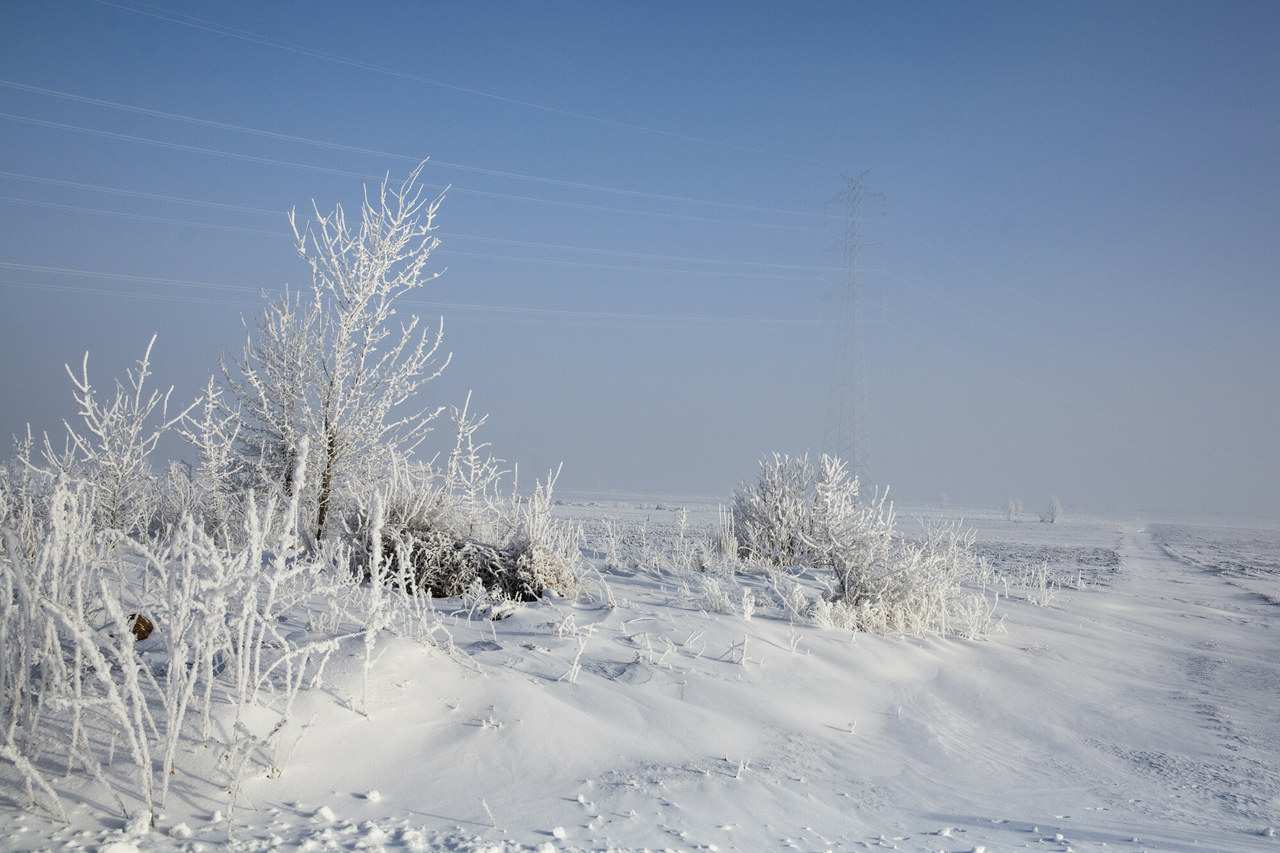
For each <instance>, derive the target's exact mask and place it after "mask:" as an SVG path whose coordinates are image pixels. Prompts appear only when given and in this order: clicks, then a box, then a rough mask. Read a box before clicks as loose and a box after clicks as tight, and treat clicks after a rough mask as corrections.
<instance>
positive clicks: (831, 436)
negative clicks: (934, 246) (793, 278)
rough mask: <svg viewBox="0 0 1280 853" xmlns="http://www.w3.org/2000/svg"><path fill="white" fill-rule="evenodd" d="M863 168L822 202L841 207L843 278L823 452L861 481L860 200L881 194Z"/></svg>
mask: <svg viewBox="0 0 1280 853" xmlns="http://www.w3.org/2000/svg"><path fill="white" fill-rule="evenodd" d="M867 174H868V172H863V173H862V174H861V175H859V176H858V177H856V178H850V177H849V176H848V175H841V177H842V178H844V182H845V188H844V189H843V190H841V191H840V192H839V193H838V194H836V196H835V197H834V198H832V199H831V200H830V201H829V202H827V204H826V208H830V207H831V206H832V205H835V204H839V205H843V207H844V213H843V215H844V223H845V225H844V238H843V240H842V241H841V244H842V247H843V250H844V281H843V284H842V286H841V288H840V318H839V320H840V328H839V334H838V337H837V343H836V355H835V359H834V361H833V364H832V372H831V398H830V400H829V401H828V407H827V428H826V434H825V436H824V439H823V447H824V448H825V452H827V453H829V454H833V455H835V456H839V457H840V458H841V459H843V460H844V461H845V463H846V464H847V465H848V466H849V473H850V474H852V475H854V476H856V477H857V478H858V481H859V482H860V483H862V484H863V485H864V486H867V485H869V484H870V469H869V464H868V463H869V460H870V448H869V444H870V428H869V427H868V423H867V402H866V400H867V394H866V384H867V373H866V355H865V352H864V346H863V340H862V338H863V332H864V329H863V323H864V319H865V318H863V317H862V313H863V306H862V298H863V293H862V285H861V281H860V279H859V273H860V267H859V264H860V262H861V257H862V250H863V249H864V248H866V247H867V246H868V245H870V244H869V243H866V242H864V241H863V239H862V235H861V232H860V228H859V225H860V222H861V219H860V217H861V208H862V203H863V202H864V201H865V200H867V199H868V198H874V197H876V196H881V197H883V195H882V194H881V193H877V192H872V191H870V190H868V189H867V188H866V186H865V184H864V183H863V179H865V178H866V176H867Z"/></svg>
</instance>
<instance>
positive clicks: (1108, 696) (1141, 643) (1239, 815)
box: [0, 503, 1280, 853]
mask: <svg viewBox="0 0 1280 853" xmlns="http://www.w3.org/2000/svg"><path fill="white" fill-rule="evenodd" d="M559 511H560V513H561V514H562V515H563V516H565V517H570V518H575V519H577V520H579V521H581V522H582V523H583V525H584V528H585V529H586V530H587V534H588V535H587V543H586V547H585V551H586V553H587V555H588V557H589V559H590V562H591V564H592V566H593V569H594V570H596V571H599V572H600V578H602V579H603V581H604V582H605V583H607V585H608V588H609V593H610V595H605V594H603V592H600V591H597V592H596V593H595V594H592V593H591V592H590V591H589V592H588V594H586V595H584V596H582V597H581V598H579V599H578V600H576V601H570V600H566V599H559V598H555V597H549V598H547V599H544V600H543V601H539V602H535V603H532V604H528V605H521V606H519V607H517V608H515V609H513V610H511V611H509V615H507V616H506V618H502V619H499V620H497V621H491V620H490V619H487V618H484V616H483V615H481V614H480V613H479V612H477V611H475V609H474V608H473V609H471V610H468V609H465V608H454V607H452V606H451V604H450V602H447V601H442V602H437V604H436V606H437V611H438V613H439V614H441V618H442V620H443V624H444V626H445V628H446V630H447V631H448V633H449V635H450V636H451V638H452V641H453V647H454V651H453V652H448V651H446V650H445V649H443V648H441V647H439V646H437V645H432V644H427V643H424V642H419V641H416V640H413V639H409V638H407V637H403V636H394V635H392V634H387V635H385V636H384V637H382V638H381V639H380V640H379V643H378V646H377V651H376V658H377V661H376V664H375V665H374V667H373V670H372V672H371V674H370V681H369V683H368V685H367V686H366V685H365V684H364V681H363V679H364V647H363V644H362V640H360V639H359V638H355V639H353V640H352V641H350V643H349V644H348V645H345V646H343V647H342V649H341V650H340V651H339V653H337V654H335V656H334V657H333V659H332V660H331V662H330V667H329V669H328V670H327V671H326V675H325V679H324V682H323V684H322V685H321V686H319V687H317V688H316V689H313V690H310V691H307V692H305V693H304V694H302V695H301V696H300V697H299V698H298V699H297V710H296V712H295V713H294V715H293V716H294V719H297V720H299V721H301V723H300V724H299V725H298V726H297V727H296V728H297V730H296V731H294V732H292V733H290V736H289V737H287V738H286V740H285V746H284V748H283V750H282V751H283V752H284V753H285V754H284V755H282V756H281V760H280V766H281V772H280V773H278V774H271V777H268V776H266V775H262V776H259V777H256V778H252V779H248V780H245V782H244V784H243V786H242V790H241V792H240V796H239V799H238V800H237V801H236V802H235V803H234V805H232V804H230V803H229V800H228V796H227V791H226V788H225V781H224V780H223V778H222V777H221V776H219V775H218V772H217V770H216V767H215V766H213V765H214V764H215V763H216V762H213V761H212V760H209V759H206V758H204V757H202V756H200V755H198V754H194V755H192V756H188V759H189V760H187V761H185V762H183V761H179V769H178V775H177V776H176V777H175V779H174V780H173V786H172V794H171V796H170V801H169V802H168V804H167V806H166V809H165V813H164V814H163V816H162V817H161V818H160V820H158V822H157V826H156V827H154V828H151V827H148V826H147V825H146V824H145V823H140V822H138V821H126V820H125V819H124V818H123V817H122V816H121V815H120V814H119V813H118V811H113V802H112V800H111V799H110V797H108V796H104V795H103V793H102V792H101V791H100V790H97V789H95V788H94V787H93V786H91V785H89V784H88V783H78V782H77V781H76V779H75V778H66V779H63V778H60V777H59V780H58V789H59V791H60V793H62V795H63V797H64V801H65V803H66V805H67V806H68V813H69V816H70V822H69V823H67V824H59V823H55V822H52V821H50V820H48V819H47V818H46V817H45V816H44V815H43V813H40V812H33V811H26V810H24V809H21V808H19V807H18V802H19V800H20V799H21V797H22V794H21V793H20V792H21V789H20V787H17V786H15V784H14V783H13V780H12V778H11V773H10V770H11V768H10V767H9V766H8V765H0V773H4V774H5V776H4V782H5V785H4V787H3V788H0V792H2V794H3V799H0V833H2V837H4V838H5V839H6V841H5V842H4V847H5V849H9V850H44V849H55V850H58V849H68V850H71V849H85V850H100V851H110V852H111V853H131V851H136V850H182V851H197V850H211V849H214V848H216V847H222V846H224V845H226V844H228V843H230V844H231V845H232V846H233V847H234V848H236V849H241V850H249V851H254V850H270V849H275V848H280V849H298V850H315V851H324V850H355V849H360V850H384V851H393V850H394V851H400V850H404V851H473V852H474V851H577V850H581V851H597V850H598V851H638V850H666V849H670V850H785V849H795V850H818V851H821V850H849V849H898V850H940V851H947V853H960V851H971V850H988V851H999V850H1015V849H1031V850H1045V851H1065V850H1075V851H1101V850H1106V851H1116V850H1121V851H1138V850H1152V851H1154V850H1161V851H1193V850H1218V851H1222V850H1266V851H1280V842H1277V840H1276V838H1275V834H1274V827H1276V826H1278V825H1280V715H1278V714H1277V712H1276V697H1277V696H1278V695H1280V660H1277V655H1276V654H1275V649H1276V648H1277V636H1276V634H1275V633H1274V632H1275V630H1276V626H1277V616H1278V615H1280V610H1277V605H1276V604H1275V603H1274V600H1275V598H1274V596H1273V597H1271V598H1268V597H1266V592H1267V589H1266V588H1265V587H1266V585H1267V584H1271V588H1272V589H1274V585H1275V583H1276V582H1277V581H1276V578H1277V574H1280V573H1278V572H1277V569H1276V565H1275V562H1274V560H1273V556H1272V555H1273V554H1274V550H1273V549H1274V546H1275V543H1276V541H1277V538H1276V532H1275V531H1272V530H1259V529H1251V528H1245V527H1234V528H1226V527H1222V526H1214V525H1206V524H1200V525H1197V524H1181V523H1180V524H1176V525H1171V524H1154V523H1153V524H1146V523H1143V522H1140V521H1135V520H1116V519H1072V518H1070V517H1068V518H1066V519H1064V520H1063V521H1062V522H1059V523H1057V524H1039V523H1036V522H1034V521H1021V522H1010V521H1008V520H1006V519H1004V518H1003V517H998V516H996V515H995V514H986V515H984V514H979V513H971V516H972V518H971V519H970V521H969V524H970V525H971V526H972V527H973V528H974V529H975V531H976V534H977V544H976V547H977V548H978V550H979V551H980V552H981V553H983V554H984V555H986V556H988V558H990V559H991V560H992V561H993V562H995V563H998V564H1001V565H1002V566H1003V568H1002V571H1004V572H1006V578H1012V580H1006V582H1005V583H1003V584H1002V585H1000V584H998V585H996V587H995V591H997V592H999V593H1000V594H1001V601H1000V603H999V606H998V609H997V611H996V615H997V618H1000V619H1002V621H1001V622H1000V628H999V630H998V631H996V632H994V633H992V634H990V635H989V636H987V637H986V638H985V639H982V640H977V641H965V640H957V639H945V638H916V637H879V636H872V635H866V634H851V633H849V632H847V631H838V630H827V631H824V630H820V629H818V628H816V627H813V626H811V625H806V624H802V623H800V622H793V621H791V620H789V619H788V618H787V617H786V616H785V615H784V613H783V611H782V610H781V609H780V608H776V607H770V606H767V604H758V605H757V606H756V608H755V610H754V612H753V613H752V614H751V616H750V618H745V617H744V616H743V613H742V610H741V606H740V604H738V605H734V602H741V600H742V595H741V590H750V591H752V592H753V593H755V594H757V600H758V601H761V602H766V601H767V595H768V592H769V586H768V583H767V581H766V580H765V579H763V578H751V577H744V578H722V579H720V582H721V584H722V586H723V590H722V591H725V590H727V591H728V592H727V595H726V600H727V601H728V602H729V604H728V605H723V606H721V607H719V608H718V609H717V608H713V607H709V606H708V603H709V599H708V597H707V594H706V587H705V586H699V584H698V582H697V581H698V579H697V578H696V577H691V576H689V575H688V574H687V573H681V572H680V571H678V570H676V569H675V568H674V566H675V565H676V563H677V562H678V561H677V560H675V559H674V557H673V555H675V554H678V553H679V551H680V548H681V547H683V546H682V543H683V542H684V537H683V536H682V534H681V532H680V531H681V529H682V522H681V520H680V519H678V518H677V514H676V512H675V511H674V510H670V509H661V510H659V509H655V508H654V507H653V505H649V506H647V507H641V506H637V505H636V504H634V503H632V504H627V505H623V506H586V505H571V506H563V507H560V508H559ZM907 514H908V513H906V512H903V511H901V510H900V520H901V521H902V524H901V527H902V528H903V529H905V530H908V531H909V530H910V523H909V522H908V521H907V520H906V519H905V518H903V516H905V515H907ZM606 516H607V517H608V518H610V519H611V524H612V525H613V526H614V529H615V532H620V533H621V534H623V535H624V537H629V540H628V541H631V542H634V543H641V542H642V543H644V545H643V548H641V547H639V546H637V547H636V548H635V549H633V550H632V551H631V554H632V555H633V556H636V557H638V558H637V559H636V560H633V561H628V562H627V564H626V565H622V566H618V567H616V568H615V569H613V570H608V569H607V568H606V566H605V563H604V558H603V555H602V551H603V549H602V548H601V547H600V546H599V543H598V541H597V540H596V539H594V538H593V533H592V531H593V530H599V529H601V526H602V524H603V519H604V518H605V517H606ZM715 519H716V512H715V508H714V507H706V508H697V507H694V508H691V509H690V511H689V512H688V514H687V517H686V518H685V519H684V520H683V525H684V528H685V530H686V534H685V535H689V536H692V535H694V534H696V533H697V532H699V531H705V530H710V529H711V528H712V527H713V526H714V524H715ZM593 525H596V526H595V527H593ZM632 563H634V564H632ZM1029 564H1035V565H1038V566H1044V565H1046V564H1047V565H1048V572H1049V573H1050V576H1049V577H1048V579H1047V580H1046V581H1045V584H1044V585H1043V589H1046V590H1050V591H1051V594H1050V595H1047V596H1045V597H1043V598H1047V600H1043V598H1042V597H1039V596H1037V595H1034V594H1031V592H1029V590H1030V589H1031V587H1029V586H1027V585H1026V584H1025V583H1023V582H1022V581H1023V579H1022V578H1021V576H1019V575H1018V572H1019V571H1022V570H1023V568H1024V567H1025V566H1027V565H1029ZM592 576H593V577H594V572H593V574H592ZM1241 578H1245V579H1246V580H1247V581H1248V583H1247V584H1242V583H1241V582H1240V580H1241ZM595 583H596V584H597V585H598V584H599V580H598V579H597V580H596V581H595ZM1250 585H1252V587H1260V588H1259V589H1254V588H1252V587H1251V586H1250ZM588 586H589V587H590V586H591V583H588ZM1006 593H1007V595H1006ZM1033 599H1034V601H1033ZM610 600H612V602H613V605H614V606H610V604H609V601H610ZM1035 601H1039V602H1040V604H1041V605H1043V606H1037V604H1036V603H1034V602H1035ZM722 604H723V602H722ZM735 606H736V607H737V609H736V610H735V609H734V607H735ZM455 609H456V610H457V612H454V610H455ZM503 612H508V611H503ZM366 709H367V711H368V713H367V715H366V714H365V713H364V712H365V710H366ZM190 748H191V749H193V750H197V751H198V747H190Z"/></svg>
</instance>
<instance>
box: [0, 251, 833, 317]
mask: <svg viewBox="0 0 1280 853" xmlns="http://www.w3.org/2000/svg"><path fill="white" fill-rule="evenodd" d="M0 269H9V270H15V271H21V272H35V273H44V274H51V275H64V276H71V277H77V278H100V279H105V280H108V281H118V282H138V283H141V284H161V285H170V286H173V287H178V288H182V289H184V290H200V289H211V290H214V291H217V292H222V293H229V294H250V293H251V294H254V295H256V296H259V297H261V295H262V294H263V292H264V291H263V289H262V288H256V287H251V286H249V285H238V284H226V283H220V282H210V281H191V280H188V279H174V278H164V277H158V276H142V275H125V274H122V273H108V272H102V271H99V270H82V269H74V268H68V267H54V266H47V265H41V264H19V263H11V262H7V261H0ZM0 286H4V287H21V288H26V289H32V290H48V291H59V292H73V293H91V294H95V295H99V296H129V297H138V298H157V299H176V300H179V301H198V302H220V301H228V302H229V301H231V300H212V299H210V298H208V297H202V296H200V295H199V294H191V293H164V292H161V293H154V292H150V293H140V292H137V291H124V290H111V291H103V290H99V289H94V288H89V287H76V286H74V285H66V284H58V283H35V282H24V281H15V280H7V281H0ZM406 304H407V305H410V306H416V307H424V308H434V309H448V310H455V311H479V312H493V313H504V314H520V315H525V316H537V317H547V318H568V319H579V320H583V319H585V320H597V321H600V320H604V321H627V322H640V323H655V322H657V323H667V322H670V323H681V324H703V325H720V326H752V327H767V326H779V325H795V326H823V325H829V324H830V323H831V322H832V321H825V320H813V319H809V320H805V319H786V318H780V317H770V318H765V319H762V318H755V317H716V316H705V315H681V314H640V313H628V312H617V311H581V310H570V309H555V308H530V307H524V306H508V305H483V304H477V303H465V302H436V301H430V300H422V299H416V298H408V299H407V300H406Z"/></svg>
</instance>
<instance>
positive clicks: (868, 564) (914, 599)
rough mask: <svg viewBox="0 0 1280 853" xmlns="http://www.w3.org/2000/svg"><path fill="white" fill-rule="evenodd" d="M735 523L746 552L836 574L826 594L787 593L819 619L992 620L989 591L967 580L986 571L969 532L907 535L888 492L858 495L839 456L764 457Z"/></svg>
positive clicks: (930, 628)
mask: <svg viewBox="0 0 1280 853" xmlns="http://www.w3.org/2000/svg"><path fill="white" fill-rule="evenodd" d="M734 527H735V530H736V531H737V533H738V536H739V541H740V543H741V551H742V553H743V554H744V555H746V556H748V557H753V558H757V559H763V560H766V561H768V562H770V563H773V564H775V565H787V564H791V565H797V566H802V567H811V568H815V569H821V570H825V571H827V572H829V573H830V574H829V587H828V590H827V594H826V595H825V596H824V597H822V598H820V599H816V600H811V601H807V603H806V600H805V599H804V596H803V595H802V594H800V595H799V597H797V588H796V587H795V586H789V587H788V589H787V590H786V591H785V594H781V598H782V600H783V603H784V607H785V608H786V609H787V610H788V611H789V612H792V613H803V614H804V615H805V616H806V617H807V618H809V619H811V620H812V621H814V622H815V623H816V624H819V625H830V626H837V627H843V628H849V629H852V630H859V631H870V632H875V633H912V634H934V633H937V634H961V635H965V636H974V635H977V634H980V633H982V632H983V631H984V630H986V628H987V627H989V625H990V621H991V607H989V606H987V605H986V599H985V597H984V596H983V595H981V594H980V593H977V592H971V591H968V590H967V589H966V588H965V586H964V584H965V583H966V582H971V581H974V580H976V579H977V578H979V577H980V576H981V575H982V574H983V564H982V562H981V560H980V559H979V558H978V557H977V556H976V555H974V553H973V550H972V544H973V538H972V534H964V533H962V532H961V531H960V530H959V529H958V528H957V527H955V526H946V525H939V526H934V527H929V528H927V529H926V530H925V532H924V535H923V537H922V538H921V539H920V540H918V541H908V540H907V539H905V538H904V537H903V536H902V535H901V534H900V533H899V532H898V531H897V529H896V527H895V521H894V512H893V505H892V504H891V503H889V502H888V499H887V495H885V494H880V495H877V496H874V497H873V498H871V499H869V500H864V499H862V498H861V497H860V495H859V484H858V480H857V478H856V477H850V476H849V474H848V469H847V467H846V466H845V464H844V463H843V462H841V461H840V460H839V459H837V458H835V457H831V456H825V455H824V456H823V457H822V459H821V460H820V462H819V464H818V468H817V469H816V470H814V469H813V468H812V467H811V466H810V465H809V463H808V461H807V459H804V458H800V459H794V458H791V457H787V456H782V455H778V454H774V455H773V457H772V459H766V460H764V461H763V462H762V463H761V474H760V480H759V482H758V483H757V484H756V485H755V486H754V487H751V486H743V487H740V488H739V490H738V493H737V495H736V496H735V501H734Z"/></svg>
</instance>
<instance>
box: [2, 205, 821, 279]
mask: <svg viewBox="0 0 1280 853" xmlns="http://www.w3.org/2000/svg"><path fill="white" fill-rule="evenodd" d="M173 200H175V201H181V199H173ZM0 201H5V202H10V203H12V204H25V205H32V206H36V207H44V208H49V209H53V210H69V211H74V212H77V213H89V214H94V215H99V216H111V217H119V218H124V219H133V220H138V221H143V222H160V223H165V224H170V225H178V226H183V227H192V228H210V229H217V230H224V231H236V232H240V233H247V234H260V235H264V236H272V237H279V236H281V235H286V236H292V235H291V234H290V232H289V231H288V230H287V229H284V228H280V229H276V230H269V229H265V228H248V227H244V226H238V225H223V224H220V223H211V222H196V221H193V220H189V219H177V218H174V217H168V216H152V215H148V214H142V213H131V212H127V211H118V210H103V209H101V208H94V207H87V206H84V205H74V204H62V203H58V202H49V201H40V200H35V199H24V198H15V197H13V196H0ZM189 203H191V204H198V202H195V201H194V200H191V201H189ZM438 235H439V236H440V237H441V238H442V239H446V240H464V241H466V240H471V241H475V242H480V243H496V244H499V245H510V246H520V247H524V248H532V249H546V250H552V251H564V252H581V253H586V254H598V255H608V256H613V257H626V258H640V259H646V260H659V261H670V262H673V263H676V262H678V263H701V264H716V265H727V266H742V267H751V268H761V269H767V270H774V272H747V271H745V270H714V269H678V268H669V267H638V266H624V265H621V264H613V265H611V264H595V263H589V262H585V261H569V260H564V259H559V258H529V257H523V258H521V257H511V256H506V255H495V254H493V253H492V252H467V251H462V250H458V249H454V248H451V247H449V246H448V245H447V244H444V245H442V246H441V247H440V248H439V249H437V250H436V251H437V252H439V253H441V254H445V255H454V256H459V257H475V258H485V259H489V260H504V261H516V262H524V263H536V264H551V265H559V266H573V267H591V268H597V269H614V270H621V271H627V272H654V273H663V274H670V275H703V276H718V277H724V278H744V279H785V280H800V281H810V280H817V279H818V274H820V273H822V272H828V271H831V268H829V267H816V266H810V265H805V264H777V263H765V262H756V261H745V260H744V261H739V260H730V259H723V258H698V257H688V256H679V255H663V254H657V253H650V252H628V251H623V250H618V249H596V248H590V247H586V246H566V245H562V244H556V243H539V242H534V241H529V240H508V239H503V238H501V237H483V236H478V235H472V234H458V233H454V232H448V231H440V232H438ZM783 270H791V271H794V273H795V274H786V273H783V272H781V271H783Z"/></svg>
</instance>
